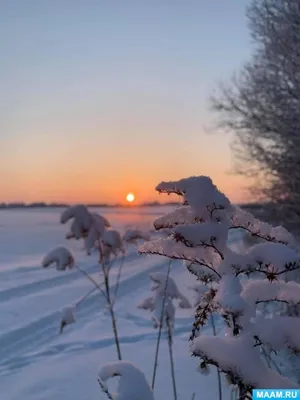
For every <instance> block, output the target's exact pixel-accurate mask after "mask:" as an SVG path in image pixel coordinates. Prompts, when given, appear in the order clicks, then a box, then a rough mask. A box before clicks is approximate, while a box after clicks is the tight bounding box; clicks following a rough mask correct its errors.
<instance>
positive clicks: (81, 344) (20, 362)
mask: <svg viewBox="0 0 300 400" xmlns="http://www.w3.org/2000/svg"><path fill="white" fill-rule="evenodd" d="M187 323H188V325H187ZM192 323H193V319H192V318H190V320H189V319H186V320H185V324H183V325H182V326H177V327H175V328H174V331H173V333H174V337H178V336H180V335H183V334H186V333H187V331H188V326H191V325H192ZM149 325H152V324H151V322H150V321H149ZM149 328H150V327H149ZM206 328H207V327H206ZM164 336H165V335H163V336H162V338H163V339H164ZM156 339H157V330H155V329H153V328H152V329H151V331H150V330H149V332H144V333H137V334H133V335H126V336H120V337H119V340H120V344H121V345H122V344H128V343H138V342H141V341H156ZM187 341H188V339H187ZM114 345H115V342H114V338H113V336H109V337H106V338H99V340H93V341H76V342H70V343H58V344H56V345H53V346H49V347H48V348H47V349H45V350H42V351H40V352H34V353H31V354H24V355H23V356H20V357H16V358H14V359H11V360H9V361H8V362H4V363H2V364H0V376H3V375H6V374H7V373H11V372H15V371H16V370H18V369H20V368H23V367H25V366H27V365H29V364H31V363H33V362H37V361H38V360H40V359H42V358H44V357H51V356H56V355H58V354H60V353H63V354H74V353H76V354H78V353H79V352H80V351H90V350H99V349H103V348H106V347H110V346H114Z"/></svg>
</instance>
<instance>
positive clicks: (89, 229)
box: [60, 204, 110, 255]
mask: <svg viewBox="0 0 300 400" xmlns="http://www.w3.org/2000/svg"><path fill="white" fill-rule="evenodd" d="M71 219H72V220H73V221H72V224H71V226H70V232H68V233H67V234H66V238H67V239H76V240H79V239H84V244H85V249H86V252H87V254H88V255H90V254H91V250H92V249H93V248H94V247H95V246H96V244H97V243H98V242H99V240H100V239H101V237H102V236H103V234H104V233H105V230H106V228H108V227H110V224H109V222H108V221H107V219H106V218H104V217H103V216H102V215H99V214H97V213H91V212H89V211H88V209H87V208H86V207H85V206H84V205H82V204H77V205H75V206H70V207H68V208H67V209H66V210H65V211H63V213H62V214H61V217H60V222H61V223H62V224H65V223H66V222H68V221H69V220H71Z"/></svg>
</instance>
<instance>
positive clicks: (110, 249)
mask: <svg viewBox="0 0 300 400" xmlns="http://www.w3.org/2000/svg"><path fill="white" fill-rule="evenodd" d="M120 253H122V254H124V253H125V249H124V244H123V241H122V237H121V235H120V233H119V232H118V231H116V230H114V229H109V230H105V232H104V233H103V236H102V237H101V240H100V256H102V257H103V259H104V262H108V261H109V260H110V258H111V256H112V255H114V256H115V257H117V256H118V255H119V254H120Z"/></svg>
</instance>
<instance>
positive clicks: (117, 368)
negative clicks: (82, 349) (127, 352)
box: [98, 361, 154, 400]
mask: <svg viewBox="0 0 300 400" xmlns="http://www.w3.org/2000/svg"><path fill="white" fill-rule="evenodd" d="M114 377H118V378H119V382H118V387H117V392H116V393H113V394H111V393H110V392H109V389H108V386H107V381H108V380H109V379H110V378H114ZM98 382H99V384H100V386H101V389H102V391H103V392H104V393H106V395H107V396H108V398H109V399H110V400H154V396H153V392H152V390H151V388H150V386H149V384H148V382H147V379H146V377H145V375H144V373H143V372H142V371H141V370H140V369H139V368H137V367H136V366H135V365H133V364H131V363H130V362H128V361H117V362H112V363H109V364H106V365H104V366H103V367H102V368H101V369H100V371H99V374H98Z"/></svg>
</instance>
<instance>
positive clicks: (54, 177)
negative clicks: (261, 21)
mask: <svg viewBox="0 0 300 400" xmlns="http://www.w3.org/2000/svg"><path fill="white" fill-rule="evenodd" d="M247 3H248V1H247V0H209V1H208V0H85V1H83V0H35V1H34V0H26V1H24V0H0V54H1V63H0V88H1V96H0V149H1V150H0V202H2V201H3V202H6V201H7V202H8V201H10V202H11V201H25V202H33V201H47V202H52V201H65V202H69V203H77V202H85V203H102V202H107V203H120V202H122V201H123V200H124V198H125V196H126V193H128V192H133V193H135V195H136V199H137V201H138V202H144V201H153V200H168V199H163V198H162V197H158V195H157V194H156V193H155V190H154V188H155V186H156V185H157V184H158V183H159V182H160V181H162V180H164V181H166V180H177V179H180V178H184V177H188V176H192V175H209V176H211V178H212V179H213V181H214V182H215V184H217V186H218V187H219V188H220V189H221V190H222V191H224V192H225V193H226V194H227V195H228V196H229V197H230V199H231V200H232V201H234V202H241V201H247V200H249V197H248V195H247V193H246V192H245V190H244V189H243V187H244V186H245V181H244V180H243V179H242V178H241V177H236V176H234V175H232V174H231V173H230V171H231V169H232V155H231V151H230V148H229V143H230V140H231V137H230V135H228V134H224V133H211V128H210V127H211V126H212V121H213V119H214V116H213V115H212V113H211V111H210V110H209V102H208V99H209V96H210V95H211V93H212V91H213V90H214V89H215V88H216V86H217V84H218V82H219V81H221V80H225V81H226V80H228V79H229V78H230V76H231V75H232V74H233V72H234V71H236V70H238V68H239V67H240V66H241V65H242V64H243V63H244V62H245V61H247V58H248V57H249V55H250V53H251V46H250V36H249V32H248V29H247V21H246V18H245V7H246V4H247ZM208 131H209V132H210V133H208Z"/></svg>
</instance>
